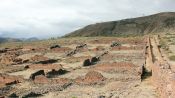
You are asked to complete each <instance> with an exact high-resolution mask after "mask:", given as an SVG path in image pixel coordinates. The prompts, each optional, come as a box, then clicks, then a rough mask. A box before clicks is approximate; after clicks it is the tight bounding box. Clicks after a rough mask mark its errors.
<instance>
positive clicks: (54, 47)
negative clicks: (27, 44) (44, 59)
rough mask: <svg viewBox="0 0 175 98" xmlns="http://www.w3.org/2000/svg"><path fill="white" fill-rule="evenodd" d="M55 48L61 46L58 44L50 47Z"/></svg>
mask: <svg viewBox="0 0 175 98" xmlns="http://www.w3.org/2000/svg"><path fill="white" fill-rule="evenodd" d="M55 48H61V46H60V45H53V46H51V47H50V49H55Z"/></svg>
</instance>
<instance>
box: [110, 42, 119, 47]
mask: <svg viewBox="0 0 175 98" xmlns="http://www.w3.org/2000/svg"><path fill="white" fill-rule="evenodd" d="M117 46H121V43H118V42H113V43H112V44H111V47H117Z"/></svg>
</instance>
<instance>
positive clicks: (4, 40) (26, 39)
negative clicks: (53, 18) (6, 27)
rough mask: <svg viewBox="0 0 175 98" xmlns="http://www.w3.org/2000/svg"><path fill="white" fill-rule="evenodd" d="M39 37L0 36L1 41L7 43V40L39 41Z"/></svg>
mask: <svg viewBox="0 0 175 98" xmlns="http://www.w3.org/2000/svg"><path fill="white" fill-rule="evenodd" d="M38 40H39V39H38V38H35V37H32V38H19V39H17V38H5V37H0V43H5V42H24V41H25V42H31V41H38Z"/></svg>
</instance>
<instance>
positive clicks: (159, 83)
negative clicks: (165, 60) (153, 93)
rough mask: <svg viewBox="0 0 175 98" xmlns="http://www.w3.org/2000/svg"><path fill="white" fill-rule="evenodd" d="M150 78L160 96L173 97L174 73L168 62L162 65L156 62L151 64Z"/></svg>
mask: <svg viewBox="0 0 175 98" xmlns="http://www.w3.org/2000/svg"><path fill="white" fill-rule="evenodd" d="M152 79H153V84H154V85H155V87H157V91H158V92H159V94H160V98H174V96H175V90H174V89H175V74H174V73H173V72H172V70H171V68H170V67H169V65H168V64H163V65H162V64H160V63H158V62H156V63H155V64H154V65H153V66H152Z"/></svg>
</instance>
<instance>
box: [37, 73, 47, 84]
mask: <svg viewBox="0 0 175 98" xmlns="http://www.w3.org/2000/svg"><path fill="white" fill-rule="evenodd" d="M34 83H39V84H48V83H49V79H47V78H46V77H45V76H44V75H38V76H35V79H34Z"/></svg>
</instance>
